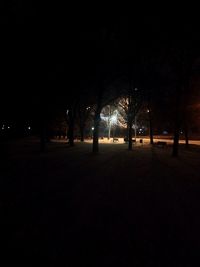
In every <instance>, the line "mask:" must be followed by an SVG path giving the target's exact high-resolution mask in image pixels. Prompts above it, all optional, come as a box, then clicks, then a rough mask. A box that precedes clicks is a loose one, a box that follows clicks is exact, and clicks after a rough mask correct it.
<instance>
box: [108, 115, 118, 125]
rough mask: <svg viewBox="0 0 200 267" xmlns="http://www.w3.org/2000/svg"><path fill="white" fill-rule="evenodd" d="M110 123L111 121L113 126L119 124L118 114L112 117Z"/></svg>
mask: <svg viewBox="0 0 200 267" xmlns="http://www.w3.org/2000/svg"><path fill="white" fill-rule="evenodd" d="M110 121H111V123H112V124H116V123H117V114H115V115H112V116H111V117H110Z"/></svg>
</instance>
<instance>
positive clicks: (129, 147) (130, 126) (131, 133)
mask: <svg viewBox="0 0 200 267" xmlns="http://www.w3.org/2000/svg"><path fill="white" fill-rule="evenodd" d="M132 135H133V130H132V121H129V123H128V150H132V148H133V142H132Z"/></svg>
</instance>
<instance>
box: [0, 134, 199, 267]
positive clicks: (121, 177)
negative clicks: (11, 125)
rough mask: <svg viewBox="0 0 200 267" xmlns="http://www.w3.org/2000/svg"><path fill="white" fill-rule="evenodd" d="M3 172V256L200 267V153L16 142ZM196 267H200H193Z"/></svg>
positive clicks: (72, 263) (53, 261)
mask: <svg viewBox="0 0 200 267" xmlns="http://www.w3.org/2000/svg"><path fill="white" fill-rule="evenodd" d="M5 151H6V153H5V157H2V160H1V161H2V165H1V214H2V219H1V223H2V228H1V236H2V238H1V242H2V245H3V246H4V249H3V250H2V255H3V258H5V260H6V261H8V262H9V261H10V260H14V261H15V263H26V264H27V263H33V262H35V263H38V262H40V263H47V264H50V263H51V264H54V265H55V266H58V262H60V261H62V262H63V263H64V264H65V265H66V266H83V265H86V266H88V265H89V266H90V265H91V266H193V263H194V262H195V261H197V260H198V251H199V240H200V229H199V228H200V213H199V204H200V195H199V191H200V175H199V173H200V165H199V152H200V150H199V148H198V147H195V146H193V147H190V148H189V149H188V150H186V149H185V148H184V146H182V147H181V150H180V156H179V158H173V157H171V147H170V146H168V147H165V148H159V147H152V146H150V145H148V144H145V145H144V144H143V145H142V144H138V145H137V146H134V147H133V151H128V150H127V145H126V144H122V143H120V144H118V143H114V144H101V146H100V153H99V154H92V152H91V144H90V143H76V144H75V146H74V147H72V148H71V147H69V146H68V145H67V144H66V143H62V142H61V143H54V142H52V143H50V144H49V145H48V147H47V151H46V152H45V153H43V154H41V153H40V152H39V143H38V141H37V140H35V141H34V140H32V139H31V140H30V139H27V140H21V141H20V142H19V141H18V142H17V143H16V142H15V141H13V142H12V143H10V145H9V147H6V149H5ZM197 265H198V264H197ZM194 266H196V265H194Z"/></svg>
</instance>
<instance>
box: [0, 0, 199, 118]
mask: <svg viewBox="0 0 200 267" xmlns="http://www.w3.org/2000/svg"><path fill="white" fill-rule="evenodd" d="M52 3H53V2H52ZM0 12H1V13H0V23H1V29H2V31H1V40H2V44H3V45H2V48H1V49H2V53H1V54H2V56H1V91H2V99H3V103H4V104H6V108H4V107H3V105H2V106H1V114H3V113H5V114H6V113H8V114H13V111H15V114H17V110H19V111H20V112H19V113H20V114H22V113H23V111H24V109H29V108H35V107H36V106H37V102H39V100H40V99H41V98H45V97H47V99H48V95H53V96H54V97H53V98H54V99H55V100H56V99H58V101H59V95H61V96H62V99H63V98H67V97H68V96H69V95H70V92H71V91H72V90H74V89H75V88H78V87H79V84H80V81H82V80H87V79H95V76H96V75H97V72H99V70H100V71H107V70H108V71H110V69H113V70H115V69H116V68H118V66H120V64H121V63H122V62H123V61H124V60H127V59H128V60H130V61H131V60H132V58H136V57H137V55H138V54H142V53H147V55H150V56H151V57H152V55H154V53H155V54H156V53H157V51H160V50H162V49H164V48H166V47H170V46H171V47H176V48H177V47H179V46H182V45H183V44H184V45H185V44H187V45H189V46H192V47H193V46H197V39H198V26H199V25H198V24H197V19H196V18H195V17H193V20H191V19H190V20H186V19H185V16H183V17H182V18H180V19H179V18H177V17H173V16H164V15H163V14H160V15H159V16H158V15H156V16H154V15H151V16H149V15H146V14H143V15H141V14H137V15H136V14H135V15H133V13H132V14H131V15H130V14H128V12H127V13H124V14H122V13H115V12H112V13H110V12H100V13H99V14H98V11H97V9H96V10H93V11H90V10H87V11H85V10H84V11H83V10H82V12H80V10H79V11H78V10H77V9H70V8H66V7H65V8H64V7H62V6H59V4H56V3H55V2H54V3H53V4H51V3H50V2H49V4H48V5H42V4H39V5H36V4H35V1H30V0H27V1H19V0H18V1H9V3H8V1H1V3H0ZM58 92H59V94H58Z"/></svg>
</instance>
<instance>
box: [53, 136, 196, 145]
mask: <svg viewBox="0 0 200 267" xmlns="http://www.w3.org/2000/svg"><path fill="white" fill-rule="evenodd" d="M117 139H118V140H117V141H114V142H113V138H110V140H108V139H107V138H106V137H105V138H104V139H99V143H100V144H113V143H114V144H124V138H117ZM140 139H142V140H143V144H149V142H150V140H149V138H146V137H144V138H143V137H138V138H137V139H136V140H137V144H139V141H140ZM52 141H53V142H61V143H62V142H66V140H63V139H60V140H59V139H52ZM158 141H164V142H167V144H172V143H173V140H172V139H169V138H162V137H161V138H154V143H156V142H158ZM75 142H80V141H77V140H75ZM85 143H92V139H86V140H85ZM179 143H180V144H184V143H185V140H179ZM189 144H191V145H200V140H189Z"/></svg>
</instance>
